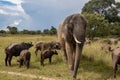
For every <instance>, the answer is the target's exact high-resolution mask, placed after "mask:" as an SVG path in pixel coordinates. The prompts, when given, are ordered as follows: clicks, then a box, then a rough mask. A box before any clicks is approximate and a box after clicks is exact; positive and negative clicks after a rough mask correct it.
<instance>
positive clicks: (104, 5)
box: [82, 0, 120, 23]
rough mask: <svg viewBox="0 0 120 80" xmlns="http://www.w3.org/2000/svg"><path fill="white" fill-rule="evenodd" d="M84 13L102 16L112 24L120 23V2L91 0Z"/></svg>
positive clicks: (83, 9) (83, 10) (85, 6)
mask: <svg viewBox="0 0 120 80" xmlns="http://www.w3.org/2000/svg"><path fill="white" fill-rule="evenodd" d="M82 13H93V14H101V15H103V16H104V17H105V19H107V20H108V21H109V23H111V22H120V16H119V15H120V2H115V0H90V1H89V2H88V3H86V4H85V5H84V7H83V8H82Z"/></svg>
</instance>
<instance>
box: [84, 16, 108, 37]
mask: <svg viewBox="0 0 120 80" xmlns="http://www.w3.org/2000/svg"><path fill="white" fill-rule="evenodd" d="M84 16H85V17H86V19H87V36H88V37H90V38H92V39H93V37H98V36H107V35H109V33H110V30H109V27H108V21H107V20H105V17H104V16H102V15H101V14H84Z"/></svg>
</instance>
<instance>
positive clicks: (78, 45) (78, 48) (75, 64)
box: [73, 43, 83, 80]
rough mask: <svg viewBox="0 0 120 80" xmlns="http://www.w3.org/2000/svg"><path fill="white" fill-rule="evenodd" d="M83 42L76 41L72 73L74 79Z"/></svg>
mask: <svg viewBox="0 0 120 80" xmlns="http://www.w3.org/2000/svg"><path fill="white" fill-rule="evenodd" d="M82 48H83V44H79V43H76V54H75V63H74V73H73V78H74V80H76V76H77V71H78V67H79V63H80V57H81V54H82Z"/></svg>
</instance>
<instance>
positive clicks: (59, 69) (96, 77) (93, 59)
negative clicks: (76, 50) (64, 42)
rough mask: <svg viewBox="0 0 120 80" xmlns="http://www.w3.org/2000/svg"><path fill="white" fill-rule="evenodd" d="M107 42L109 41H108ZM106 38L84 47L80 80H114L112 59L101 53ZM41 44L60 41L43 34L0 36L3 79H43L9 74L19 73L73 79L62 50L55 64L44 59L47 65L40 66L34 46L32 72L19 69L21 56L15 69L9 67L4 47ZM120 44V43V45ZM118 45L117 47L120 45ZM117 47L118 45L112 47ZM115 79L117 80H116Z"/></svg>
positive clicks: (118, 77) (0, 67)
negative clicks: (11, 44) (42, 42)
mask: <svg viewBox="0 0 120 80" xmlns="http://www.w3.org/2000/svg"><path fill="white" fill-rule="evenodd" d="M105 39H107V38H105ZM105 39H101V40H99V41H96V42H92V44H91V45H85V46H84V48H83V53H82V59H81V62H80V63H81V64H80V67H79V70H78V76H77V79H78V80H114V79H113V69H112V59H111V54H110V53H105V52H104V51H102V50H101V46H102V42H103V40H105ZM38 41H44V42H49V41H57V36H41V35H8V36H6V37H1V36H0V52H1V53H0V79H2V80H43V79H40V78H39V79H38V78H31V77H29V76H28V77H24V76H20V75H11V74H8V73H1V71H6V72H16V73H21V74H31V75H35V76H45V77H48V78H52V79H54V80H58V79H60V80H72V76H70V75H68V66H67V64H66V63H64V62H63V60H62V55H63V52H62V51H58V53H59V54H58V55H54V56H53V59H52V64H49V63H48V60H45V66H44V67H43V66H41V65H40V61H39V60H40V56H39V55H38V56H36V55H35V53H34V51H35V49H34V47H32V48H30V52H31V54H32V55H31V62H30V63H31V64H30V69H26V67H25V66H23V67H21V68H19V67H18V65H19V64H18V63H17V62H16V61H17V59H18V58H19V57H13V59H12V66H11V67H9V66H8V67H6V66H5V62H4V58H5V53H4V49H5V47H6V46H7V45H8V44H10V43H14V42H33V44H34V43H35V42H38ZM119 44H120V42H119ZM119 44H118V45H117V46H119ZM113 47H115V46H113ZM115 80H116V79H115ZM117 80H120V70H118V72H117Z"/></svg>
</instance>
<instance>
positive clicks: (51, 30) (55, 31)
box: [50, 26, 57, 35]
mask: <svg viewBox="0 0 120 80" xmlns="http://www.w3.org/2000/svg"><path fill="white" fill-rule="evenodd" d="M50 34H51V35H55V34H57V29H56V28H55V27H54V26H51V29H50Z"/></svg>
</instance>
